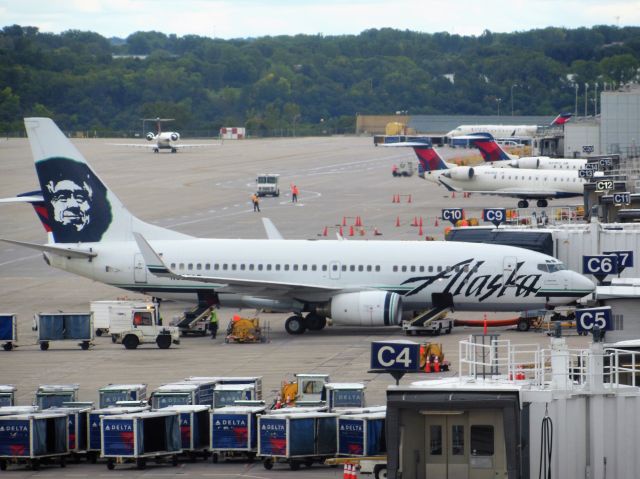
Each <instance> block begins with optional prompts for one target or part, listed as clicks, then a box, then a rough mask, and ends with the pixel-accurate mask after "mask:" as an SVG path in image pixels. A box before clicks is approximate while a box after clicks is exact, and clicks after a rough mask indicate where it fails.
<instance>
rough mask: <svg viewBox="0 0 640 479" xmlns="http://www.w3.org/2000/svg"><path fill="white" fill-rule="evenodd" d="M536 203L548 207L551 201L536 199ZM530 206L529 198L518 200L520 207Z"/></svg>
mask: <svg viewBox="0 0 640 479" xmlns="http://www.w3.org/2000/svg"><path fill="white" fill-rule="evenodd" d="M536 205H537V206H538V208H546V207H547V206H549V203H548V202H547V200H538V201H536ZM528 207H529V202H528V201H527V200H520V201H518V208H528Z"/></svg>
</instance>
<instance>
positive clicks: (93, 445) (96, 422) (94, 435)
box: [87, 406, 149, 463]
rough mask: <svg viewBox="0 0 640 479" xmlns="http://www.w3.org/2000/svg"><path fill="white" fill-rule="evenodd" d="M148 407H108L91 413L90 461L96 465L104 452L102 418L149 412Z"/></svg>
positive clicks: (89, 430) (89, 420) (88, 436)
mask: <svg viewBox="0 0 640 479" xmlns="http://www.w3.org/2000/svg"><path fill="white" fill-rule="evenodd" d="M148 410H149V406H146V407H108V408H102V409H94V410H93V411H91V412H90V413H89V419H88V422H87V439H88V442H87V457H88V459H89V461H91V462H92V463H95V462H96V461H97V459H98V456H100V451H101V450H102V434H101V431H100V418H101V417H102V416H115V415H122V414H132V413H136V412H143V411H148Z"/></svg>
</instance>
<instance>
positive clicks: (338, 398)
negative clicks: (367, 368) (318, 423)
mask: <svg viewBox="0 0 640 479" xmlns="http://www.w3.org/2000/svg"><path fill="white" fill-rule="evenodd" d="M364 390H365V386H364V384H362V383H326V384H325V385H324V393H323V398H322V399H323V400H324V401H326V403H327V406H328V407H329V411H333V410H334V409H335V408H339V407H364V403H365V397H364Z"/></svg>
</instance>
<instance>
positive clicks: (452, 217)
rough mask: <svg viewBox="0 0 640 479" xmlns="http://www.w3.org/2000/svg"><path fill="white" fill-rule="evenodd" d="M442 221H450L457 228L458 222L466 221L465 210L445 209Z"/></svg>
mask: <svg viewBox="0 0 640 479" xmlns="http://www.w3.org/2000/svg"><path fill="white" fill-rule="evenodd" d="M442 219H443V220H447V221H450V222H451V224H452V225H453V226H455V225H456V223H457V222H458V221H460V220H461V219H464V210H463V209H462V208H443V209H442Z"/></svg>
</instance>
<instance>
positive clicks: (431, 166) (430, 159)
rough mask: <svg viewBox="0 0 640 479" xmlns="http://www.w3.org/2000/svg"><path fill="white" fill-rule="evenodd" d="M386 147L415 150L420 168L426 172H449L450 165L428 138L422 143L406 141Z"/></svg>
mask: <svg viewBox="0 0 640 479" xmlns="http://www.w3.org/2000/svg"><path fill="white" fill-rule="evenodd" d="M384 146H389V147H398V146H405V147H411V148H413V151H414V152H415V153H416V156H417V157H418V161H419V162H420V166H421V167H422V169H423V170H424V171H426V172H428V171H436V170H447V169H449V168H450V166H449V165H447V163H446V162H445V161H444V160H443V159H442V157H441V156H440V155H439V154H438V152H437V151H436V150H434V148H433V144H432V143H431V141H430V140H429V139H428V138H425V139H424V140H421V141H405V142H402V143H388V144H385V145H384Z"/></svg>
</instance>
